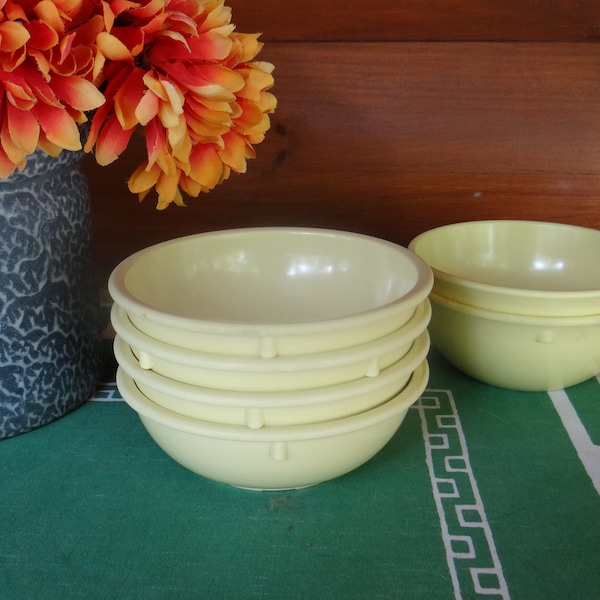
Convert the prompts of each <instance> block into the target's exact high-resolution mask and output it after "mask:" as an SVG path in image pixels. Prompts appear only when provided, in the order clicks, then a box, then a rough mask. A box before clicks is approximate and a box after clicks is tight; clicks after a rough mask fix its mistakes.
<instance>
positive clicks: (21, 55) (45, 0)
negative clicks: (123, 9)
mask: <svg viewBox="0 0 600 600" xmlns="http://www.w3.org/2000/svg"><path fill="white" fill-rule="evenodd" d="M83 4H84V3H82V2H79V1H73V0H52V1H50V0H42V1H41V2H39V1H34V0H19V1H18V2H16V1H13V0H0V127H1V129H0V177H2V178H5V177H8V175H10V173H11V172H12V171H13V170H14V169H15V168H16V167H20V168H22V167H23V165H24V164H25V161H26V159H27V156H28V155H29V154H31V153H32V152H33V151H34V150H35V149H36V148H41V149H42V150H44V151H46V152H47V153H49V154H51V155H57V154H58V153H59V152H60V151H61V150H63V149H65V150H79V149H81V141H80V133H79V129H78V124H81V123H84V122H85V121H86V120H87V117H86V114H85V113H86V112H87V111H91V110H94V109H96V108H98V107H99V106H101V105H102V104H103V103H104V95H103V94H102V93H101V92H100V91H99V90H98V89H97V87H96V86H95V85H94V84H93V82H91V81H90V75H91V73H92V70H93V65H94V49H93V48H92V47H89V46H81V45H79V44H78V42H77V40H76V36H75V35H74V34H73V32H72V31H71V30H70V27H71V24H72V23H74V22H77V20H78V19H79V18H80V17H81V16H82V15H81V9H82V7H83Z"/></svg>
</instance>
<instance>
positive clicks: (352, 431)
mask: <svg viewBox="0 0 600 600" xmlns="http://www.w3.org/2000/svg"><path fill="white" fill-rule="evenodd" d="M428 377H429V368H428V365H427V361H425V362H423V363H422V364H421V366H420V367H418V368H417V369H416V371H415V372H414V374H413V376H412V377H411V380H410V382H409V383H408V385H407V386H406V387H405V388H404V389H403V390H402V391H401V392H400V393H399V394H398V395H397V396H395V397H394V398H392V399H391V400H389V401H388V402H385V403H384V404H381V405H380V406H377V407H376V408H373V409H372V410H369V411H366V412H363V413H360V414H358V415H353V416H350V417H345V418H343V419H338V420H335V421H327V422H325V423H316V424H310V425H296V426H293V427H264V428H262V429H248V428H247V427H244V426H236V425H222V424H218V423H211V422H207V421H201V420H198V419H194V418H192V417H186V416H183V415H179V414H177V413H174V412H172V411H169V410H167V409H166V408H163V407H161V406H159V405H158V404H155V403H154V402H152V401H151V400H149V399H148V398H147V397H146V396H144V394H142V393H141V392H140V390H139V389H138V387H137V386H136V385H135V382H134V381H133V379H131V377H129V376H128V375H127V374H126V373H125V372H124V371H123V370H122V369H121V368H119V370H118V372H117V384H118V387H119V391H120V392H121V394H122V396H123V398H124V399H125V401H126V402H127V403H128V404H129V406H131V408H133V410H135V411H136V412H137V413H138V415H139V417H140V419H141V421H142V423H143V424H144V426H145V427H146V429H147V430H148V433H149V434H150V435H151V436H152V438H153V439H154V441H155V442H156V443H157V444H158V445H159V446H160V447H161V448H162V449H163V450H164V451H165V452H166V453H167V454H168V455H169V456H171V458H173V459H174V460H175V461H177V462H178V463H180V464H181V465H183V466H184V467H186V468H188V469H190V470H191V471H194V472H195V473H198V474H200V475H203V476H204V477H207V478H209V479H214V480H216V481H221V482H224V483H228V484H231V485H234V486H238V487H243V488H250V489H256V490H280V489H293V488H301V487H307V486H310V485H315V484H318V483H321V482H323V481H327V480H329V479H333V478H334V477H339V476H340V475H343V474H345V473H348V472H350V471H352V470H353V469H356V468H357V467H359V466H360V465H362V464H364V463H365V462H367V461H368V460H369V459H371V458H372V457H373V456H374V455H375V454H377V452H379V450H381V449H382V448H383V447H384V446H385V445H386V444H387V442H388V441H389V440H390V439H391V437H392V436H393V435H394V434H395V433H396V431H397V430H398V428H399V427H400V424H401V423H402V421H403V420H404V418H405V416H406V413H407V412H408V409H409V408H410V407H411V406H412V404H414V403H415V402H416V401H417V400H418V399H419V396H420V395H421V393H422V392H423V390H424V389H425V387H426V385H427V381H428Z"/></svg>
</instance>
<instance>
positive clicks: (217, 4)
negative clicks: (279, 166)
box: [0, 0, 276, 209]
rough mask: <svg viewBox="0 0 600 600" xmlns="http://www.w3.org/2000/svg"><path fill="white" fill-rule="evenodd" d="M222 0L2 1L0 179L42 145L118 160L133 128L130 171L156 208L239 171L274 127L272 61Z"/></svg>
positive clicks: (136, 189) (135, 188)
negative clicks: (139, 158) (139, 141)
mask: <svg viewBox="0 0 600 600" xmlns="http://www.w3.org/2000/svg"><path fill="white" fill-rule="evenodd" d="M258 37H259V36H258V35H249V34H242V33H237V32H236V31H235V28H234V25H233V24H232V23H231V10H230V9H229V8H228V7H226V6H225V5H224V3H223V0H140V1H137V2H133V1H130V0H42V1H41V2H36V1H30V0H24V1H23V0H21V1H20V2H15V1H11V0H0V62H1V67H2V69H1V72H0V125H1V130H0V177H6V176H7V175H8V174H9V173H10V172H11V171H12V170H13V169H14V168H15V167H21V166H22V165H23V164H24V161H25V159H26V157H27V155H28V154H30V153H31V152H32V151H33V150H34V149H35V148H37V147H39V148H42V149H44V150H45V151H47V152H49V153H54V154H56V153H58V152H59V151H60V150H61V149H66V150H77V149H79V148H80V147H81V144H80V141H79V131H78V128H77V125H78V124H81V123H83V122H85V121H86V119H87V117H86V113H88V112H90V111H93V116H92V119H91V128H90V132H89V136H88V138H87V141H86V143H85V147H84V149H85V150H86V151H88V152H92V151H93V152H94V154H95V157H96V160H97V162H98V163H99V164H101V165H107V164H109V163H111V162H113V161H114V160H116V159H117V158H118V157H119V156H120V155H121V154H122V152H123V151H124V150H125V148H126V147H127V146H128V144H129V142H130V140H131V137H132V135H133V134H134V132H135V131H140V130H141V131H142V132H143V134H144V135H145V140H146V157H145V160H144V161H143V163H142V164H141V165H140V166H139V167H138V168H137V169H136V170H135V172H134V173H133V174H132V176H131V178H130V180H129V189H130V190H131V191H132V192H133V193H137V194H138V195H139V197H140V200H141V199H143V198H144V197H145V196H146V195H147V194H148V192H150V191H151V190H156V192H157V196H158V203H157V208H159V209H162V208H165V207H167V206H168V205H169V204H171V203H175V204H178V205H183V204H184V201H183V194H184V193H185V194H187V195H189V196H194V197H195V196H198V194H200V193H201V192H206V191H209V190H211V189H212V188H214V187H215V186H216V185H217V184H218V183H220V182H221V181H223V180H225V179H227V178H228V177H229V175H230V173H231V171H234V172H238V173H243V172H245V170H246V161H247V159H248V158H253V157H254V156H255V153H254V145H255V144H258V143H260V142H261V141H262V140H263V139H264V136H265V133H266V131H267V130H268V129H269V126H270V117H269V115H270V114H271V113H272V112H273V111H274V110H275V107H276V99H275V97H274V96H273V95H272V94H271V93H270V92H269V90H270V88H271V87H272V85H273V76H272V71H273V66H272V65H271V64H270V63H266V62H260V61H256V60H255V58H256V56H257V54H258V53H259V51H260V49H261V47H262V43H261V42H259V40H258Z"/></svg>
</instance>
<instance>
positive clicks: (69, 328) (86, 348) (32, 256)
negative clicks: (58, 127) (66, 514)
mask: <svg viewBox="0 0 600 600" xmlns="http://www.w3.org/2000/svg"><path fill="white" fill-rule="evenodd" d="M98 311H99V306H98V301H97V293H96V282H95V277H94V269H93V264H92V250H91V236H90V206H89V193H88V184H87V179H86V177H85V175H84V173H83V172H82V170H81V153H75V152H63V153H62V154H61V155H60V156H59V157H57V158H52V157H49V156H48V155H46V154H44V153H42V152H40V151H36V152H35V153H34V154H33V155H32V156H30V158H29V159H28V161H27V165H26V167H25V169H24V170H23V171H22V172H15V173H13V174H12V175H11V176H10V177H9V178H8V179H4V180H0V439H4V438H9V437H12V436H15V435H18V434H21V433H25V432H26V431H30V430H32V429H35V428H37V427H40V426H41V425H45V424H47V423H49V422H51V421H54V420H55V419H57V418H58V417H61V416H63V415H65V414H66V413H67V412H69V411H71V410H73V409H74V408H76V407H78V406H79V405H81V404H82V403H83V402H85V401H86V400H87V398H88V397H89V396H90V394H91V393H92V392H93V391H94V388H95V386H96V385H97V383H98V380H99V377H100V373H101V368H102V350H101V335H100V320H99V316H98Z"/></svg>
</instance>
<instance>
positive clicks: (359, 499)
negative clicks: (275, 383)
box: [0, 352, 600, 600]
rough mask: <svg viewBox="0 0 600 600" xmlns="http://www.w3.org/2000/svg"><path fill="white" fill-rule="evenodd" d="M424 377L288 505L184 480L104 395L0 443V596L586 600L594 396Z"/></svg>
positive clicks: (593, 595) (10, 599)
mask: <svg viewBox="0 0 600 600" xmlns="http://www.w3.org/2000/svg"><path fill="white" fill-rule="evenodd" d="M431 369H432V373H431V380H430V384H429V386H428V389H427V391H426V393H425V394H424V395H423V397H422V399H421V401H420V402H419V403H418V404H417V405H415V407H413V408H412V409H411V410H410V411H409V414H408V416H407V418H406V420H405V422H404V423H403V425H402V427H401V428H400V430H399V432H398V433H397V434H396V436H395V437H394V438H393V440H392V441H391V442H390V443H389V444H388V445H387V446H386V447H385V448H384V450H382V451H381V452H380V453H379V454H378V455H377V456H376V457H375V458H374V459H372V460H371V461H370V462H369V463H367V464H366V465H364V466H363V467H361V468H359V469H357V470H356V471H354V472H352V473H350V474H348V475H345V476H343V477H340V478H338V479H336V480H333V481H330V482H327V483H324V484H321V485H318V486H316V487H312V488H307V489H303V490H297V491H286V492H250V491H244V490H239V489H236V488H233V487H229V486H227V485H224V484H220V483H215V482H212V481H209V480H206V479H204V478H202V477H200V476H198V475H195V474H193V473H191V472H189V471H187V470H186V469H184V468H183V467H181V466H179V465H178V464H177V463H175V462H173V461H172V460H171V459H170V458H169V457H168V456H167V455H166V454H164V453H163V452H162V450H160V449H159V448H158V447H157V446H156V445H155V444H154V442H153V441H152V440H151V439H150V437H149V436H148V434H147V433H146V431H145V429H144V428H143V426H142V425H141V423H140V421H139V419H138V417H137V415H136V414H135V413H134V412H133V411H132V410H131V409H129V407H128V406H127V405H126V404H125V403H124V402H122V401H120V400H119V397H118V394H117V393H115V389H114V386H111V385H106V386H103V387H102V388H101V389H99V391H98V393H97V395H96V396H95V398H94V401H91V402H88V403H86V404H85V405H84V406H82V407H81V408H79V409H78V410H76V411H75V412H74V413H72V414H70V415H68V416H66V417H64V418H63V419H61V420H59V421H57V422H55V423H53V424H51V425H48V426H46V427H43V428H41V429H39V430H37V431H33V432H30V433H27V434H25V435H22V436H19V437H16V438H12V439H8V440H5V441H3V442H0V598H2V599H3V600H4V599H7V600H20V599H34V600H38V599H39V600H45V599H49V600H50V599H52V600H54V599H56V600H59V599H70V598H82V599H84V598H85V599H94V598H110V599H111V600H116V599H120V598H123V599H137V598H139V599H143V600H151V599H154V598H156V599H171V598H174V599H175V598H176V599H178V600H185V599H200V598H202V599H205V598H206V599H219V598H223V599H227V600H233V599H246V598H248V599H252V598H257V599H258V598H260V599H261V600H264V599H274V600H275V599H276V600H288V599H294V598H298V599H313V598H325V599H337V598H348V599H369V600H371V599H382V598H390V599H391V598H394V599H396V598H401V599H409V600H413V599H414V600H420V599H423V600H436V599H440V600H442V599H443V600H446V599H451V598H461V599H463V600H467V599H471V600H474V599H476V598H513V599H515V600H516V599H523V600H535V599H562V598H569V599H570V598H572V599H573V600H574V599H578V600H579V599H585V600H588V599H592V600H593V599H597V598H600V496H599V492H600V446H599V444H600V383H599V382H598V381H597V380H595V379H594V380H590V381H588V382H586V383H583V384H581V385H579V386H576V387H573V388H570V389H568V390H567V391H566V394H565V393H561V392H558V393H555V394H552V395H549V394H545V393H517V392H510V391H506V390H500V389H496V388H493V387H490V386H487V385H484V384H481V383H478V382H475V381H473V380H471V379H469V378H467V377H466V376H463V375H462V374H460V373H458V372H457V371H456V370H454V369H453V368H452V367H450V366H449V365H448V364H447V363H446V362H445V361H444V360H443V359H441V358H440V357H439V356H437V355H436V354H435V353H433V352H432V355H431Z"/></svg>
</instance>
